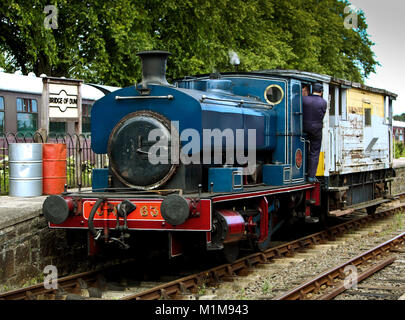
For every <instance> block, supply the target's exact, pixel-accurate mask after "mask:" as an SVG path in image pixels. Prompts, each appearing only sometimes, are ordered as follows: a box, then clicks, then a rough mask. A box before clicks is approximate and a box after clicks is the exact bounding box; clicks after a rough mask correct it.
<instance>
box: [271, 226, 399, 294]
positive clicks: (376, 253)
mask: <svg viewBox="0 0 405 320" xmlns="http://www.w3.org/2000/svg"><path fill="white" fill-rule="evenodd" d="M403 242H405V232H404V233H401V234H400V235H398V236H396V237H395V238H393V239H390V240H388V241H386V242H384V243H382V244H380V245H378V246H377V247H375V248H373V249H370V250H368V251H367V252H365V253H363V254H361V255H359V256H357V257H355V258H353V259H350V260H349V261H346V262H344V263H343V264H341V265H339V266H337V267H334V268H332V269H331V270H328V271H325V272H323V273H322V274H320V275H318V276H316V277H315V278H313V279H311V280H309V281H307V282H305V283H303V284H301V285H299V286H298V287H296V288H293V289H292V290H290V291H288V292H286V293H284V294H282V295H281V296H278V297H277V298H276V299H275V300H305V299H306V298H307V297H306V295H307V294H308V293H318V292H319V291H320V290H321V287H322V286H324V285H325V286H329V287H333V285H334V281H335V279H344V278H345V274H344V269H345V268H346V267H347V266H349V265H353V266H355V267H358V266H360V265H364V264H366V263H367V262H368V261H369V260H371V259H374V258H377V257H380V258H382V257H384V255H386V254H387V253H389V252H390V251H391V250H394V249H395V248H396V246H398V245H399V244H400V243H403ZM394 260H395V258H393V257H390V258H388V259H385V260H384V261H383V262H381V263H378V264H375V265H373V266H371V267H370V268H368V270H367V271H365V272H363V273H362V274H361V275H360V276H359V277H358V278H357V281H358V282H360V281H362V280H364V279H365V278H366V277H368V276H370V275H372V274H374V273H375V272H377V271H379V270H381V269H382V268H384V267H386V266H387V265H388V264H390V263H392V262H393V261H394ZM344 290H346V287H345V285H344V284H343V285H339V286H338V287H337V288H335V289H333V291H332V292H328V293H326V294H324V295H322V296H320V297H319V298H318V299H319V300H328V299H332V298H334V297H335V296H337V295H338V294H340V293H341V292H343V291H344Z"/></svg>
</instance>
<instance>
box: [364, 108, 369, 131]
mask: <svg viewBox="0 0 405 320" xmlns="http://www.w3.org/2000/svg"><path fill="white" fill-rule="evenodd" d="M364 126H365V127H370V126H371V108H365V109H364Z"/></svg>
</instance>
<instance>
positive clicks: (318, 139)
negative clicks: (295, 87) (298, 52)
mask: <svg viewBox="0 0 405 320" xmlns="http://www.w3.org/2000/svg"><path fill="white" fill-rule="evenodd" d="M322 95H323V85H322V84H321V83H315V84H314V85H313V87H312V94H311V95H309V96H303V97H302V109H303V113H304V132H305V133H306V134H307V140H309V143H310V147H309V152H308V182H310V183H315V182H318V179H316V177H315V175H316V169H317V168H318V161H319V153H320V151H321V146H322V128H323V118H324V116H325V112H326V107H327V102H326V100H325V99H323V98H322Z"/></svg>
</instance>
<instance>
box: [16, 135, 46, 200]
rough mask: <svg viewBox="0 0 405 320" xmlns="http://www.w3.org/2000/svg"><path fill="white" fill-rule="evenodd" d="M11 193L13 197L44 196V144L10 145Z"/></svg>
mask: <svg viewBox="0 0 405 320" xmlns="http://www.w3.org/2000/svg"><path fill="white" fill-rule="evenodd" d="M9 165H10V191H9V195H10V196H12V197H36V196H40V195H42V144H41V143H10V145H9Z"/></svg>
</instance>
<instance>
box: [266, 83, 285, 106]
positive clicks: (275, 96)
mask: <svg viewBox="0 0 405 320" xmlns="http://www.w3.org/2000/svg"><path fill="white" fill-rule="evenodd" d="M264 98H265V99H266V101H267V102H268V103H270V104H271V105H275V104H279V103H280V102H281V101H282V100H283V98H284V91H283V89H282V88H281V87H280V86H278V85H276V84H272V85H270V86H268V87H267V88H266V90H265V91H264Z"/></svg>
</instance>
